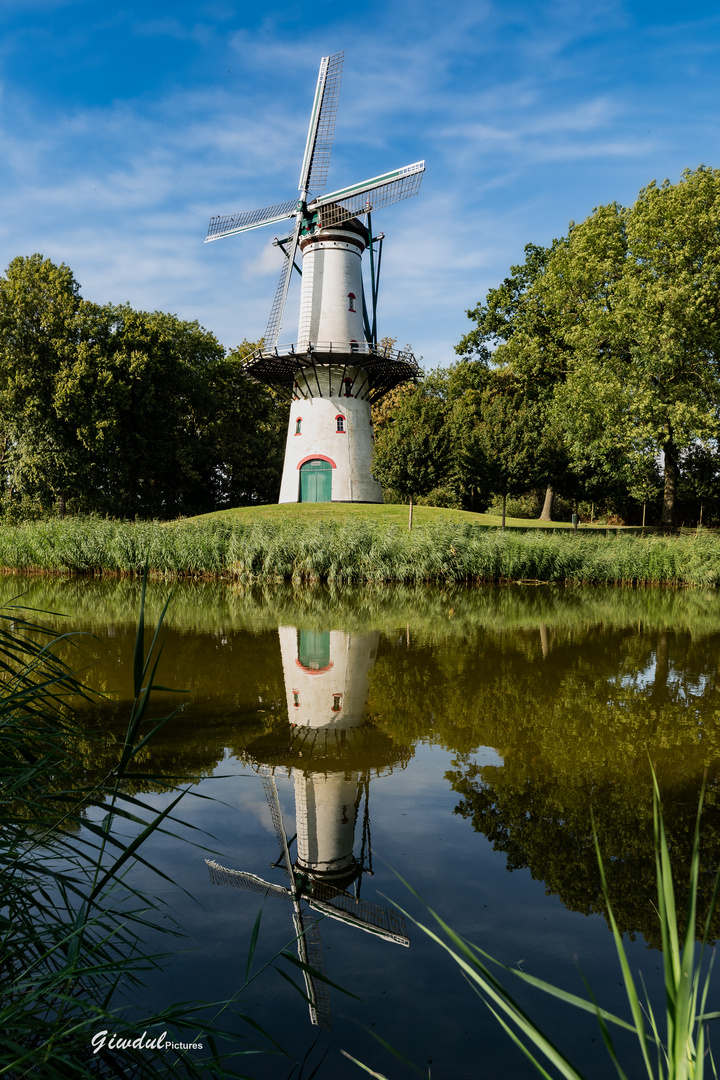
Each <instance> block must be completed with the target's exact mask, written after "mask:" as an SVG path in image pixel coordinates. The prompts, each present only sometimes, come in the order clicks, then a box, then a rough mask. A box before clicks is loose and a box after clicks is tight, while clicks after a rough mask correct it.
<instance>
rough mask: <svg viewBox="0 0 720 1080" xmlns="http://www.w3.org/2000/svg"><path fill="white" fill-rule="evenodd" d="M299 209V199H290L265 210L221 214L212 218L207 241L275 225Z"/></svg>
mask: <svg viewBox="0 0 720 1080" xmlns="http://www.w3.org/2000/svg"><path fill="white" fill-rule="evenodd" d="M296 210H297V199H289V200H288V201H287V202H284V203H277V204H276V205H275V206H266V207H265V208H264V209H263V210H248V211H247V212H246V213H244V214H224V215H222V214H220V215H218V216H217V217H212V218H210V224H209V225H208V232H207V236H206V237H205V243H206V244H207V243H208V241H210V240H220V239H222V237H223V236H233V235H234V234H235V233H241V232H248V231H249V230H250V229H259V228H260V227H261V226H262V225H274V224H275V223H276V222H278V221H285V220H286V219H287V218H291V217H292V216H293V214H294V213H295V211H296Z"/></svg>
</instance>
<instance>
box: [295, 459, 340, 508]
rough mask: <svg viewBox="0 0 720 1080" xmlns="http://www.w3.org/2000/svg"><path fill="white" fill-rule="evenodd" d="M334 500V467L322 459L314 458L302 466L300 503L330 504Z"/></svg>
mask: <svg viewBox="0 0 720 1080" xmlns="http://www.w3.org/2000/svg"><path fill="white" fill-rule="evenodd" d="M331 498H332V466H331V465H330V463H329V462H327V461H323V460H322V459H321V458H313V460H312V461H306V462H305V464H304V465H301V466H300V502H330V500H331Z"/></svg>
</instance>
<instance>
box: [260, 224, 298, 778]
mask: <svg viewBox="0 0 720 1080" xmlns="http://www.w3.org/2000/svg"><path fill="white" fill-rule="evenodd" d="M301 228H302V218H301V217H299V216H298V219H297V223H296V225H295V231H294V233H293V235H292V240H291V241H290V245H289V247H288V248H287V251H286V253H285V264H284V266H283V268H282V270H281V271H280V280H279V281H278V283H277V289H276V290H275V299H274V300H273V305H272V307H271V308H270V317H269V318H268V322H267V326H266V327H265V334H264V336H263V341H264V343H265V348H266V349H274V348H275V346H276V345H277V341H278V335H279V333H280V327H281V326H282V317H283V312H284V311H285V301H286V300H287V294H288V289H289V287H290V278H291V276H292V270H293V263H294V262H295V253H296V251H297V246H298V240H299V239H300V229H301ZM263 782H264V781H263ZM274 782H275V781H274V780H273V783H274Z"/></svg>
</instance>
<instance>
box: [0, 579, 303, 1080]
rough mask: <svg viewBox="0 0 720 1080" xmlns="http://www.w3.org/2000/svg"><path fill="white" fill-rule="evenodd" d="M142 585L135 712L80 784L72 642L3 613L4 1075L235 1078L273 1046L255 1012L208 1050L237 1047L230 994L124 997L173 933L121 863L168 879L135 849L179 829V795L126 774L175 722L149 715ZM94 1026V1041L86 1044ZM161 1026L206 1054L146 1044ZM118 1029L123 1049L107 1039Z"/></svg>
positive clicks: (154, 652) (0, 977) (151, 656)
mask: <svg viewBox="0 0 720 1080" xmlns="http://www.w3.org/2000/svg"><path fill="white" fill-rule="evenodd" d="M144 584H145V583H144V582H143V594H142V597H141V603H140V620H139V624H138V631H137V638H136V648H135V658H134V670H133V683H134V686H133V689H134V703H133V706H132V712H131V716H130V719H129V722H128V725H127V730H126V732H125V736H124V739H123V740H122V742H121V743H120V744H119V754H118V757H117V760H116V762H115V763H114V766H113V768H112V769H111V771H110V772H109V773H108V774H107V775H105V776H104V777H102V778H101V779H100V780H95V781H93V782H91V783H83V782H82V769H78V762H77V760H76V755H75V753H74V750H75V743H76V741H77V738H78V736H80V735H83V736H84V737H87V733H86V732H83V731H82V730H81V729H80V728H78V727H76V723H75V720H74V710H75V708H76V707H77V703H78V701H81V700H87V698H88V696H89V693H88V691H87V690H86V688H85V687H84V686H83V685H82V683H81V682H80V681H79V680H78V679H77V678H76V676H75V675H74V674H73V672H72V669H71V666H70V665H69V664H68V663H66V662H65V660H63V659H62V658H61V656H60V652H59V650H60V648H61V646H62V645H63V644H65V645H67V644H72V639H69V638H64V639H53V640H48V639H47V637H46V638H45V639H43V630H42V628H41V627H39V626H38V625H37V624H36V623H34V622H30V621H28V620H27V619H25V618H24V617H23V615H22V613H21V612H20V611H19V610H18V609H13V608H5V609H3V610H2V612H0V1075H2V1076H6V1077H8V1078H11V1080H20V1078H21V1077H28V1076H38V1077H42V1078H43V1080H56V1078H57V1080H59V1078H61V1077H62V1078H67V1077H77V1078H82V1080H84V1078H89V1077H98V1076H103V1077H105V1076H107V1077H112V1076H117V1077H126V1078H127V1077H132V1078H137V1080H145V1078H148V1080H150V1078H151V1077H152V1078H158V1077H164V1076H166V1077H188V1078H191V1080H200V1078H201V1077H202V1078H207V1077H213V1076H214V1077H223V1078H225V1077H240V1076H243V1075H246V1074H245V1073H244V1072H240V1071H237V1069H236V1067H235V1066H236V1064H237V1062H236V1061H235V1059H238V1058H240V1057H241V1056H244V1055H245V1054H248V1053H253V1054H257V1052H258V1050H259V1049H264V1050H265V1051H268V1050H270V1051H272V1052H277V1053H283V1054H284V1053H285V1052H284V1051H282V1049H281V1048H280V1047H279V1046H278V1044H277V1043H274V1042H273V1040H272V1039H270V1037H269V1036H265V1035H264V1033H263V1031H262V1029H261V1028H260V1027H259V1025H258V1024H257V1023H256V1021H255V1020H254V1019H250V1020H249V1021H248V1022H249V1023H250V1024H251V1025H252V1028H253V1032H254V1038H253V1039H251V1040H249V1041H247V1042H245V1044H244V1045H243V1047H242V1048H241V1049H239V1050H233V1051H232V1052H225V1053H221V1052H220V1051H219V1050H218V1042H219V1040H220V1039H221V1038H223V1037H225V1038H232V1040H233V1041H232V1044H231V1045H234V1046H236V1045H237V1041H238V1039H237V1034H233V1033H232V1028H235V1025H236V1023H237V1020H238V1017H239V1016H241V1014H240V1013H239V1010H238V1002H237V999H236V998H233V999H232V1000H230V1001H225V1002H222V1003H219V1004H218V1003H216V1004H210V1003H204V1002H192V1001H191V1002H184V1003H182V1004H176V1005H172V1004H171V1005H168V1006H167V1007H164V1008H162V1009H160V1010H158V1011H157V1012H155V1013H153V1014H151V1015H142V1013H141V1014H139V1015H138V1011H137V1010H136V1009H134V1008H133V1005H132V996H133V994H134V992H135V991H136V990H137V989H138V988H139V987H141V986H142V980H143V975H144V972H146V971H148V970H150V969H153V968H157V967H158V966H160V965H162V963H163V962H164V960H165V959H167V958H168V957H169V956H170V955H171V952H172V950H169V951H166V952H154V953H152V954H148V953H147V952H146V951H145V949H144V947H143V944H142V942H143V940H145V939H146V938H147V934H148V932H151V933H153V934H163V935H165V939H167V938H168V936H169V939H170V941H171V942H172V944H173V945H174V944H175V938H176V937H177V936H179V932H178V931H177V929H176V928H175V927H174V926H173V925H170V924H168V921H167V917H168V915H167V910H166V909H164V908H163V909H162V910H161V905H160V903H159V902H158V901H157V900H155V899H154V898H153V897H152V896H150V895H147V894H144V893H141V892H139V891H138V890H137V889H136V888H135V887H134V886H133V884H132V877H128V871H129V870H130V869H131V868H132V866H133V864H136V863H143V865H144V866H145V868H150V869H153V870H154V872H155V873H156V874H157V875H159V876H160V877H166V875H165V874H164V873H163V872H162V871H161V870H160V869H157V868H156V867H153V866H152V864H151V863H149V862H146V861H145V859H144V857H143V845H144V843H145V842H146V841H147V839H148V838H149V837H150V836H151V835H153V834H154V833H156V832H157V831H158V830H162V831H167V830H173V829H174V828H175V826H176V825H177V824H178V819H177V817H176V809H177V807H178V804H179V802H180V801H181V799H182V798H183V795H184V794H185V792H184V790H183V789H182V787H180V788H175V790H174V791H173V794H172V797H171V798H170V800H169V802H168V805H167V806H166V808H165V809H164V810H163V811H162V812H160V813H157V812H156V810H154V809H153V808H152V807H151V805H149V804H148V803H146V802H144V801H143V799H142V798H140V797H138V796H137V794H130V793H129V791H128V786H127V784H126V781H127V778H128V777H130V776H131V775H135V773H133V770H132V768H131V766H132V765H133V763H134V762H136V760H137V757H138V755H139V754H141V752H142V750H143V748H144V747H145V746H146V745H147V744H148V742H149V741H150V740H151V739H152V738H153V737H154V736H155V735H156V734H157V732H158V731H159V730H160V729H161V728H162V727H163V726H164V725H165V724H166V723H167V722H168V721H169V720H170V719H171V716H165V717H163V718H162V719H160V720H153V721H149V720H148V705H149V702H150V698H151V694H152V693H153V691H154V690H157V689H166V688H161V687H159V686H158V685H157V684H156V681H155V679H156V673H157V667H158V660H159V652H160V650H159V645H158V633H157V631H156V633H155V637H154V639H153V641H152V644H151V646H150V648H149V650H148V651H147V655H146V653H145V647H144V614H143V607H144ZM161 621H162V619H161ZM158 629H159V625H158ZM165 787H166V789H172V788H173V785H172V784H168V783H167V781H165ZM259 921H260V920H259V916H258V920H257V921H256V926H255V929H254V931H253V935H252V939H251V942H250V947H249V950H248V963H247V971H246V975H245V980H244V982H243V983H242V985H241V986H240V988H239V990H238V996H239V995H240V994H242V993H243V992H244V991H245V990H246V988H247V986H248V985H249V983H250V982H252V981H253V980H254V978H256V977H257V976H258V974H260V973H261V972H262V971H263V970H264V969H265V968H266V967H267V966H268V965H265V966H264V968H261V969H260V970H259V971H257V972H256V973H255V974H254V975H253V974H251V968H252V965H253V957H254V952H255V947H256V944H257V931H258V929H259ZM273 959H276V958H273ZM269 963H272V961H270V962H269ZM230 1016H231V1017H232V1020H233V1024H231V1030H230V1031H228V1030H227V1028H226V1027H225V1026H224V1025H225V1022H226V1021H227V1020H228V1017H230ZM128 1031H129V1032H130V1034H129V1035H128ZM101 1032H104V1034H105V1041H104V1043H102V1042H101V1043H100V1044H98V1040H97V1038H96V1041H95V1042H94V1043H93V1038H94V1037H97V1036H98V1033H101ZM163 1032H165V1033H166V1034H167V1036H169V1041H171V1042H181V1043H189V1044H192V1043H195V1044H198V1043H201V1044H202V1049H203V1051H204V1052H197V1051H193V1050H190V1051H188V1052H184V1051H183V1050H179V1051H177V1052H176V1051H174V1050H170V1051H168V1050H163V1049H157V1048H155V1049H153V1047H152V1044H151V1046H150V1048H149V1049H148V1048H147V1047H146V1045H142V1043H143V1042H144V1043H145V1044H147V1042H148V1040H153V1039H158V1038H161V1037H162V1034H163ZM116 1033H119V1036H120V1037H121V1038H122V1037H126V1038H127V1039H128V1040H131V1041H132V1042H134V1045H126V1046H124V1047H122V1048H118V1047H117V1046H113V1043H112V1041H111V1039H112V1037H113V1036H114V1035H115V1034H116ZM141 1033H144V1038H143V1035H142V1034H141ZM166 1041H168V1039H167V1038H166ZM138 1042H140V1043H141V1045H138ZM286 1056H287V1057H288V1058H289V1055H286Z"/></svg>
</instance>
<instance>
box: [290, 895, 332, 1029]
mask: <svg viewBox="0 0 720 1080" xmlns="http://www.w3.org/2000/svg"><path fill="white" fill-rule="evenodd" d="M293 922H294V924H295V933H296V935H297V950H298V958H299V960H300V963H301V964H304V965H305V966H304V967H303V975H304V976H305V990H306V991H307V998H308V1005H309V1007H310V1023H311V1024H315V1025H316V1026H317V1027H321V1028H325V1030H326V1031H329V1030H330V1028H331V1027H332V1024H331V1023H330V992H329V989H328V984H327V983H326V982H323V980H322V979H318V977H317V975H318V974H320V975H324V974H325V965H324V964H323V952H322V941H321V940H320V927H319V926H318V923H317V920H316V919H310V920H309V921H307V922H306V921H305V920H304V918H303V913H302V911H301V909H300V904H299V903H297V902H296V903H295V914H294V915H293Z"/></svg>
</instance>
